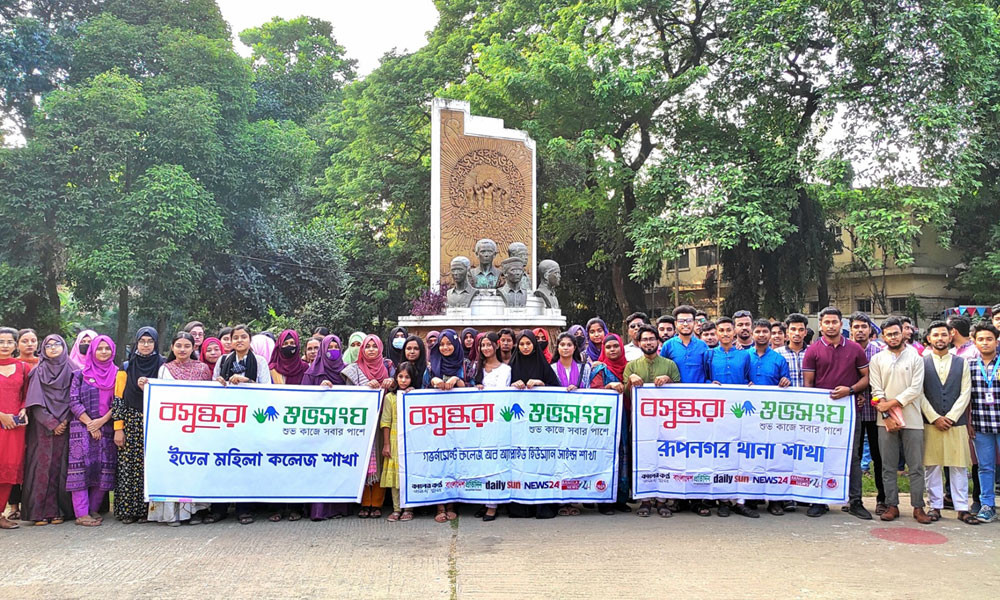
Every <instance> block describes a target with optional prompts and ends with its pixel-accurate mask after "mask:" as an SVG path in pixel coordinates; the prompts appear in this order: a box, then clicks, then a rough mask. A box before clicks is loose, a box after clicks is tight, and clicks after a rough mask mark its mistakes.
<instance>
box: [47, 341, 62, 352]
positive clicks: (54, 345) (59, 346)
mask: <svg viewBox="0 0 1000 600" xmlns="http://www.w3.org/2000/svg"><path fill="white" fill-rule="evenodd" d="M52 348H62V344H60V343H59V342H49V343H48V344H45V349H46V350H49V349H52Z"/></svg>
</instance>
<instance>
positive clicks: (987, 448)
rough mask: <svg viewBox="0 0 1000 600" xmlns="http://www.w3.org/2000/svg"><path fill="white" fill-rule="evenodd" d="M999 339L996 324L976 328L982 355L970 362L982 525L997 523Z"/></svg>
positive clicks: (971, 426) (972, 427)
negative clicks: (996, 471)
mask: <svg viewBox="0 0 1000 600" xmlns="http://www.w3.org/2000/svg"><path fill="white" fill-rule="evenodd" d="M997 337H1000V331H998V330H997V328H996V327H994V326H993V325H988V324H980V325H976V328H975V330H973V339H974V340H975V341H976V348H977V349H978V350H979V356H977V357H976V358H973V359H972V360H971V361H970V362H969V372H970V374H971V375H972V400H971V406H972V412H971V414H972V422H971V423H970V424H969V436H970V437H971V438H972V439H973V442H974V443H975V445H976V457H977V458H978V459H979V487H980V488H981V491H980V495H979V501H980V503H981V504H982V506H981V508H980V509H979V514H977V515H976V518H977V519H979V521H980V522H982V523H990V522H993V521H996V520H997V512H996V489H995V488H994V485H995V478H994V473H995V470H996V460H997V446H998V445H1000V383H998V381H1000V378H998V377H997V364H998V363H1000V361H998V360H997Z"/></svg>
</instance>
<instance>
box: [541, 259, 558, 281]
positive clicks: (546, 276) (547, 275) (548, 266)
mask: <svg viewBox="0 0 1000 600" xmlns="http://www.w3.org/2000/svg"><path fill="white" fill-rule="evenodd" d="M538 273H539V274H540V275H541V276H542V281H543V282H545V284H546V285H548V286H549V287H550V288H554V287H556V286H558V285H559V282H560V281H561V280H562V272H561V271H560V270H559V263H557V262H556V261H554V260H551V259H546V260H543V261H542V262H540V263H538Z"/></svg>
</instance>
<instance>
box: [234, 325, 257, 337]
mask: <svg viewBox="0 0 1000 600" xmlns="http://www.w3.org/2000/svg"><path fill="white" fill-rule="evenodd" d="M240 330H243V331H245V332H247V335H249V336H250V337H253V332H252V331H250V326H249V325H247V324H246V323H240V324H239V325H233V333H236V332H237V331H240Z"/></svg>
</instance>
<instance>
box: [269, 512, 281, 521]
mask: <svg viewBox="0 0 1000 600" xmlns="http://www.w3.org/2000/svg"><path fill="white" fill-rule="evenodd" d="M281 519H282V516H281V513H274V514H273V515H271V516H270V517H268V518H267V520H268V521H270V522H272V523H277V522H279V521H281Z"/></svg>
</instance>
